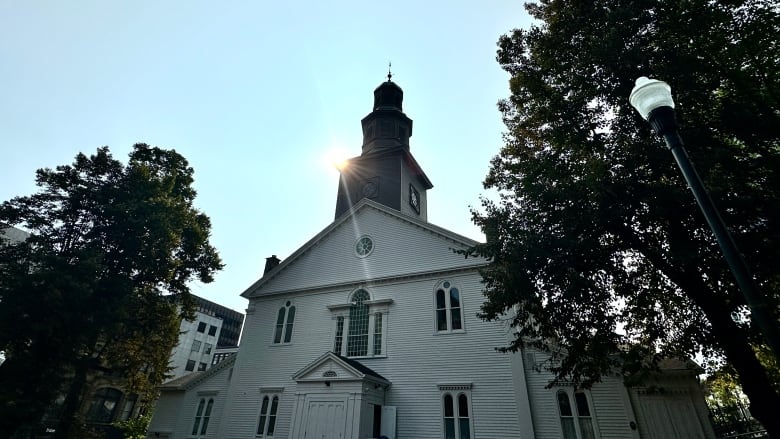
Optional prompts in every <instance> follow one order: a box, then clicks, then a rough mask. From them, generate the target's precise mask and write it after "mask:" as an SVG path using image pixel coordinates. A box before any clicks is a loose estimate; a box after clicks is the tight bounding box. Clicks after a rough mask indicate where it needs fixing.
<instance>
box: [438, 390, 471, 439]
mask: <svg viewBox="0 0 780 439" xmlns="http://www.w3.org/2000/svg"><path fill="white" fill-rule="evenodd" d="M443 403H444V410H443V411H444V439H470V438H471V417H470V416H469V413H470V411H469V398H468V396H466V394H465V393H460V394H458V395H457V399H456V397H454V396H453V395H452V394H450V393H445V394H444V400H443Z"/></svg>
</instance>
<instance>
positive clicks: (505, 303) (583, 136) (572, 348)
mask: <svg viewBox="0 0 780 439" xmlns="http://www.w3.org/2000/svg"><path fill="white" fill-rule="evenodd" d="M526 8H527V10H528V11H529V12H530V13H531V15H532V16H533V17H534V18H535V19H536V20H538V21H536V23H535V25H534V26H532V27H531V28H530V29H527V30H515V31H513V32H512V33H510V34H508V35H505V36H503V37H501V39H500V40H499V43H498V45H499V50H498V61H499V63H500V64H501V66H502V67H503V68H504V70H506V71H507V72H508V73H509V74H510V75H511V79H510V89H511V96H510V97H509V98H508V99H506V100H504V101H502V102H500V103H499V108H500V110H501V112H502V113H503V117H504V121H505V124H506V126H507V132H506V135H505V145H504V146H503V147H502V148H501V151H500V153H499V154H498V155H497V156H496V157H495V158H494V159H493V160H492V163H491V169H490V171H489V174H488V176H487V177H486V180H485V186H486V187H488V188H495V189H497V190H498V191H499V193H500V194H501V195H500V198H498V199H497V200H496V201H489V200H485V201H484V202H483V211H482V213H479V212H475V213H474V219H475V222H476V223H477V224H478V225H480V226H481V227H482V229H483V231H484V233H485V235H486V237H487V242H486V243H485V244H484V245H480V246H478V247H477V248H475V251H476V253H479V254H481V255H484V256H487V257H489V258H491V260H492V262H491V264H490V265H489V267H488V268H487V269H485V270H484V273H483V275H484V278H485V285H484V287H485V294H486V302H485V304H484V305H483V308H482V315H483V317H484V318H487V319H495V318H498V317H499V316H502V315H504V314H505V313H507V312H510V315H514V316H515V317H514V319H513V324H514V325H515V326H516V328H517V330H518V332H517V338H516V339H515V340H514V342H513V343H512V344H511V346H508V347H507V349H509V350H516V349H519V348H520V347H522V346H523V345H524V344H530V345H532V346H535V347H538V348H541V349H545V350H548V351H550V352H552V353H553V354H554V355H553V360H552V361H551V362H550V363H549V364H546V365H545V366H546V367H549V368H550V369H551V370H552V371H553V372H555V373H556V375H557V377H558V379H566V380H574V381H575V382H579V383H581V384H582V385H589V384H591V383H593V382H595V381H598V380H599V378H600V377H601V376H602V375H604V374H607V373H614V371H616V370H618V371H619V370H622V371H623V372H624V373H626V374H633V373H636V372H639V371H641V370H643V369H647V368H652V367H653V361H654V360H657V359H658V358H660V357H662V356H672V357H688V358H690V357H692V356H694V355H696V354H703V355H704V356H705V357H706V358H716V359H718V358H720V359H725V360H726V361H727V362H728V363H729V364H730V365H731V366H732V367H733V368H734V370H736V371H737V373H738V374H739V376H740V381H741V384H742V386H743V389H744V390H745V392H746V394H747V395H748V396H749V397H750V399H751V401H752V402H753V404H752V406H751V410H752V412H753V414H754V416H756V417H757V418H758V419H759V420H760V421H761V422H762V423H764V425H765V426H766V427H767V428H768V429H769V431H770V432H771V433H772V435H773V436H777V437H780V424H779V423H778V422H780V420H778V418H777V416H775V415H776V408H777V407H780V397H779V396H778V389H780V385H779V384H778V383H777V382H774V381H773V380H772V379H770V378H769V377H768V375H767V373H766V370H764V368H763V367H762V366H761V364H760V362H759V361H758V360H757V359H756V356H755V354H754V349H753V348H752V347H751V346H761V345H763V341H762V338H761V335H760V334H759V333H758V331H757V329H756V328H754V326H753V324H752V322H751V320H750V315H749V312H748V311H747V308H746V305H745V301H744V299H743V297H742V295H741V294H740V291H739V289H738V288H737V286H736V285H735V281H734V280H733V277H732V275H731V273H730V272H729V270H728V267H727V265H726V263H725V262H724V260H723V257H722V256H721V254H720V251H719V249H718V246H717V243H716V241H715V239H714V237H713V236H712V233H711V232H710V229H709V228H708V227H707V224H706V223H705V221H704V218H703V216H702V215H701V213H700V211H699V209H698V207H697V206H696V204H695V201H694V198H693V196H692V195H691V193H690V191H689V190H688V188H687V187H686V184H685V181H684V180H683V178H682V176H681V174H680V171H679V169H677V167H676V165H675V162H674V159H673V158H672V156H671V153H670V152H669V151H668V150H667V149H666V147H665V146H664V145H663V142H662V141H661V139H660V138H658V137H657V136H656V135H655V134H653V133H652V132H651V129H650V126H649V124H647V122H645V121H644V120H642V119H641V117H640V116H639V115H638V114H637V113H636V112H635V110H634V109H633V108H631V107H630V105H629V102H628V96H629V93H630V91H631V89H632V87H633V86H634V80H635V79H636V78H637V77H639V76H650V77H653V78H658V79H661V80H664V81H666V82H668V83H669V84H670V85H671V86H672V92H673V95H674V98H675V101H676V103H677V114H678V119H679V121H680V125H681V134H682V137H683V139H685V141H686V143H687V148H688V151H689V153H690V156H691V158H692V161H693V162H694V163H695V165H696V167H697V169H698V171H699V173H700V174H701V176H702V178H703V179H704V182H705V185H706V186H707V187H708V189H709V190H710V193H711V196H712V198H713V199H714V201H715V203H716V205H718V208H719V209H720V211H721V213H722V215H723V217H724V220H725V222H726V224H728V225H729V227H730V228H731V231H732V233H733V234H734V238H735V240H736V242H737V245H738V246H739V248H740V249H741V250H742V252H743V253H744V256H745V258H746V260H747V264H748V266H749V267H750V268H751V269H752V270H753V272H754V274H755V277H756V279H757V281H758V284H759V288H760V290H761V291H762V292H763V294H764V295H765V296H766V297H767V299H768V301H769V303H770V307H771V311H770V312H772V313H773V314H774V318H775V320H776V319H777V314H778V313H777V311H778V303H779V299H780V270H778V269H777V267H778V261H779V260H780V111H778V108H780V72H778V66H780V41H779V38H780V37H779V36H780V18H779V16H778V8H777V4H776V2H774V1H761V0H755V1H728V2H712V1H707V0H691V1H685V2H680V1H672V0H595V1H588V2H584V1H558V0H547V1H542V2H539V3H531V4H528V5H527V6H526ZM564 352H565V355H563V353H564ZM557 354H560V355H557ZM772 407H774V408H772Z"/></svg>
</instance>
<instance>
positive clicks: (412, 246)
mask: <svg viewBox="0 0 780 439" xmlns="http://www.w3.org/2000/svg"><path fill="white" fill-rule="evenodd" d="M362 235H369V236H370V237H371V238H372V239H373V241H374V249H373V252H372V253H371V255H370V256H368V257H366V258H359V257H357V256H356V255H355V251H354V248H355V242H356V240H357V239H358V238H359V237H360V236H362ZM470 244H473V242H472V241H470V240H468V239H467V238H463V237H460V236H458V235H456V234H453V233H451V232H447V231H446V230H443V229H440V228H438V227H435V226H432V225H429V224H427V223H423V222H420V221H416V220H413V219H409V218H405V217H403V216H402V215H400V214H398V213H397V212H393V211H391V209H388V208H385V207H384V206H379V205H376V204H375V203H365V204H364V205H363V206H362V208H360V209H359V210H358V211H356V212H355V213H354V214H352V215H350V216H347V217H346V218H345V219H343V220H341V221H340V222H337V223H334V225H331V226H329V227H328V228H326V229H325V231H323V233H322V234H320V235H318V236H317V237H315V238H314V239H313V240H312V241H310V242H308V243H307V244H305V245H304V246H302V247H301V249H299V251H297V252H295V253H294V254H293V255H291V256H290V257H289V258H287V260H285V261H283V262H282V264H281V265H280V266H279V267H278V268H277V270H275V271H273V272H271V273H269V274H268V275H267V279H261V280H260V281H259V282H258V283H256V284H255V285H254V286H253V287H250V288H249V289H248V290H247V291H246V292H245V295H249V296H252V295H260V294H272V293H274V292H279V291H290V290H301V289H307V288H315V287H320V286H323V285H334V284H339V283H343V282H356V281H361V280H364V279H381V278H387V277H393V276H407V275H409V274H413V273H420V272H426V271H430V270H444V269H456V268H458V267H469V266H475V265H481V264H484V260H482V259H477V258H464V257H463V256H462V255H458V254H455V253H454V252H453V251H452V249H465V248H467V247H468V245H470Z"/></svg>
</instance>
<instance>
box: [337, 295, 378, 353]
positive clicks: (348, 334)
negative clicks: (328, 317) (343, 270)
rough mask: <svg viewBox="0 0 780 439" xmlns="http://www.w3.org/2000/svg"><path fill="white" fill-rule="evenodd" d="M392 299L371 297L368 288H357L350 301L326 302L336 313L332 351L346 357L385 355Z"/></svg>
mask: <svg viewBox="0 0 780 439" xmlns="http://www.w3.org/2000/svg"><path fill="white" fill-rule="evenodd" d="M392 302H393V301H392V300H390V299H380V300H372V299H371V296H370V294H369V293H368V291H366V290H365V289H363V288H360V289H358V290H356V291H355V292H353V293H352V295H351V296H350V299H349V302H348V303H344V304H337V305H329V306H328V308H329V309H330V310H331V311H333V312H334V313H335V314H336V317H335V318H336V332H335V337H334V340H333V352H335V353H337V354H339V355H343V356H345V357H378V356H385V355H386V346H385V345H384V342H385V340H384V339H385V338H386V334H387V315H386V314H387V311H388V306H389V305H390V304H391V303H392Z"/></svg>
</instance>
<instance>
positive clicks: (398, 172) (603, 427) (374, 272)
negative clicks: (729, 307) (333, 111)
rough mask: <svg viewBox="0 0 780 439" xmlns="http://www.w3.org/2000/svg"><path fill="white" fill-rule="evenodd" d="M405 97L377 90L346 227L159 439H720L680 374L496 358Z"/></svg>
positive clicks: (275, 284)
mask: <svg viewBox="0 0 780 439" xmlns="http://www.w3.org/2000/svg"><path fill="white" fill-rule="evenodd" d="M402 101H403V92H402V90H401V88H400V87H398V85H396V84H395V83H394V82H392V81H390V79H389V78H388V81H387V82H384V83H382V84H381V85H380V86H379V87H378V88H377V89H376V90H375V91H374V107H373V111H372V112H371V113H370V114H369V115H368V116H366V117H365V118H364V119H363V120H362V126H363V135H364V138H363V147H362V152H361V155H360V156H358V157H355V158H353V159H350V160H349V163H348V165H347V166H346V167H345V168H344V169H343V170H342V171H341V179H340V182H339V187H338V192H337V199H336V215H335V220H334V221H333V222H332V223H331V224H330V225H328V226H327V227H325V229H323V230H322V231H321V232H320V233H319V234H317V235H316V236H314V237H313V238H312V239H311V240H309V241H308V242H307V243H306V244H304V245H303V246H302V247H301V248H299V249H298V250H297V251H296V252H295V253H293V254H292V255H290V256H289V257H288V258H287V259H285V260H284V261H281V262H280V263H278V264H273V263H272V264H268V265H267V266H266V272H265V273H264V275H263V277H262V278H260V279H259V280H258V281H257V282H255V283H254V284H253V285H252V286H250V287H249V288H248V289H247V290H246V291H244V292H243V293H242V296H243V297H245V298H246V299H248V301H249V305H248V308H247V315H246V320H245V326H244V330H243V335H242V340H241V345H240V348H239V350H238V352H237V354H236V355H234V356H232V357H230V358H228V359H226V360H223V361H222V362H220V363H219V364H217V365H215V366H214V367H212V368H211V369H209V370H207V371H205V372H195V373H192V374H189V375H186V376H184V377H181V378H179V379H176V380H174V381H171V382H169V383H166V384H165V385H163V387H162V389H161V391H162V395H161V397H160V399H159V401H158V404H157V406H156V408H155V412H154V418H153V420H152V423H151V425H150V428H149V431H148V437H149V438H161V437H163V438H193V439H195V438H220V439H238V438H242V439H246V438H289V439H304V438H306V439H315V438H316V439H323V438H327V439H331V438H333V439H335V438H339V439H347V438H349V439H353V438H354V439H357V438H360V439H364V438H378V437H381V436H385V437H387V438H389V439H396V438H399V439H403V438H445V439H449V438H458V439H467V438H508V437H514V438H528V439H530V438H540V439H541V438H567V439H568V438H576V439H589V438H636V439H640V438H655V437H665V438H674V437H679V438H692V437H701V438H705V437H707V438H709V437H714V434H713V432H712V429H711V427H710V426H709V421H708V418H707V411H706V407H705V406H704V401H703V398H702V395H701V391H700V390H699V388H698V384H697V382H696V380H695V378H694V374H695V372H693V371H691V370H690V369H688V368H687V367H685V365H674V364H671V365H669V367H667V370H666V371H665V372H664V373H662V374H658V376H657V377H655V378H654V379H653V382H652V383H650V382H648V384H647V385H646V386H642V387H633V388H627V387H626V386H624V385H623V381H622V379H621V378H620V377H617V376H615V377H606V378H605V379H604V380H603V382H601V383H598V384H596V385H595V386H594V387H593V388H591V389H588V390H581V389H576V388H575V387H574V386H565V385H563V386H559V387H554V388H549V389H548V388H546V386H547V384H548V382H549V381H550V378H551V376H550V375H549V374H547V373H545V372H539V371H537V370H535V369H536V368H535V367H534V366H535V365H536V364H538V363H540V362H541V361H542V360H543V359H544V354H543V353H541V352H534V351H527V352H520V353H516V354H504V353H499V352H497V351H496V350H495V348H496V347H499V346H504V345H506V344H507V342H508V341H509V340H511V339H512V337H513V332H512V329H511V328H510V327H509V325H508V324H507V323H506V322H504V321H494V322H485V321H482V320H480V319H479V318H477V317H476V314H477V312H478V311H479V307H480V305H481V304H482V302H483V300H484V297H483V296H482V293H481V289H482V285H481V277H480V275H479V269H480V268H481V267H483V266H485V264H486V263H487V261H485V260H484V259H481V258H474V257H468V258H466V257H464V256H463V255H462V254H459V253H457V252H456V251H457V250H464V249H466V248H469V247H470V246H472V245H474V244H475V242H473V241H472V240H470V239H468V238H466V237H463V236H460V235H458V234H456V233H453V232H451V231H448V230H445V229H443V228H441V227H437V226H435V225H433V224H430V223H429V222H428V221H427V197H428V191H429V190H430V189H431V188H432V187H433V185H432V184H431V182H430V181H429V179H428V177H427V176H426V175H425V173H424V172H423V170H422V168H421V167H420V165H419V164H418V163H417V162H416V160H415V159H414V157H413V156H412V154H411V152H410V148H409V138H410V137H411V135H412V121H411V119H409V118H408V117H407V116H406V115H405V114H404V113H403V111H402ZM269 259H270V258H269Z"/></svg>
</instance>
